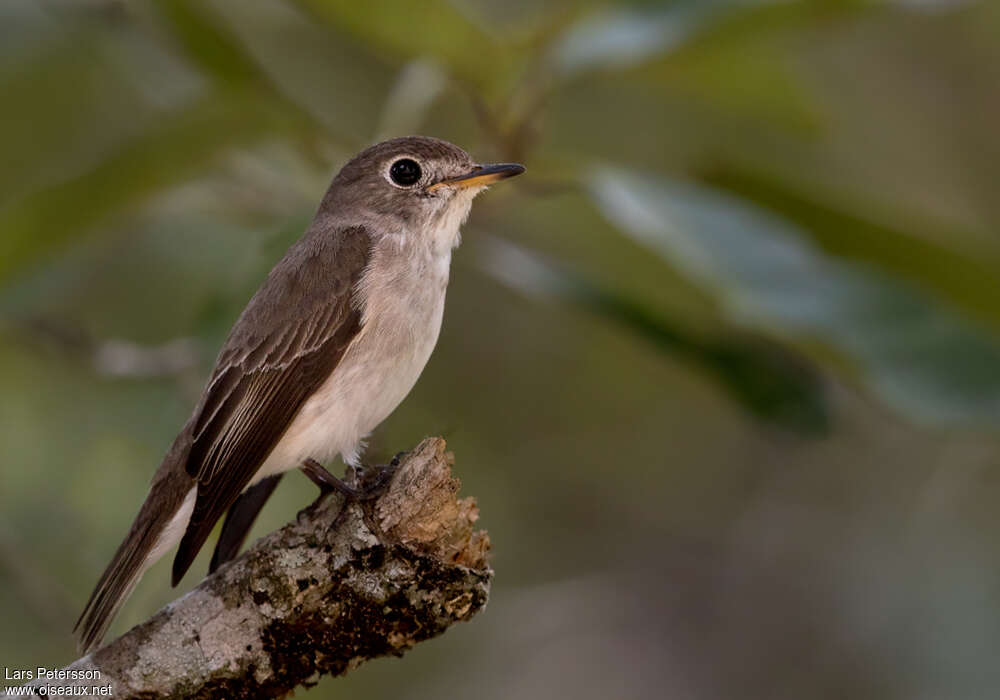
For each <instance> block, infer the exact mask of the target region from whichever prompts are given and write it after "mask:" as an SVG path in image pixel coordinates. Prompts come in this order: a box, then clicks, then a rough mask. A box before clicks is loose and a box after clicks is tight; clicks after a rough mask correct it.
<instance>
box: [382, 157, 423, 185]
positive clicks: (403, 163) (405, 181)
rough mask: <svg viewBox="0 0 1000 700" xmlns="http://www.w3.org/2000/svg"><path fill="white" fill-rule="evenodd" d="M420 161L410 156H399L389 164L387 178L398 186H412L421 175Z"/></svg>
mask: <svg viewBox="0 0 1000 700" xmlns="http://www.w3.org/2000/svg"><path fill="white" fill-rule="evenodd" d="M423 174H424V173H423V171H422V170H421V169H420V163H418V162H417V161H415V160H413V159H412V158H400V159H399V160H397V161H396V162H394V163H393V164H392V165H391V166H389V179H390V180H392V181H393V183H394V184H396V185H399V186H400V187H412V186H413V185H415V184H417V183H418V182H420V178H421V177H422V176H423Z"/></svg>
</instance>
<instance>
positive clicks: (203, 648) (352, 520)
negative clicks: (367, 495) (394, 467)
mask: <svg viewBox="0 0 1000 700" xmlns="http://www.w3.org/2000/svg"><path fill="white" fill-rule="evenodd" d="M451 461H452V460H451V455H450V454H449V453H447V452H445V443H444V441H443V440H441V439H440V438H428V439H427V440H424V441H423V442H422V443H421V444H420V445H419V446H418V447H417V448H416V449H415V450H414V451H413V452H411V453H409V454H408V455H407V456H406V457H405V458H404V459H403V461H402V464H401V465H400V468H399V470H398V471H397V472H396V474H395V475H394V477H393V479H392V481H391V483H390V485H389V486H388V489H387V490H386V492H385V493H384V494H383V495H382V496H381V497H379V498H378V499H377V500H374V501H370V502H367V503H363V504H359V503H351V504H348V505H346V506H344V502H343V499H342V498H341V497H340V496H339V495H332V496H330V497H329V498H327V499H324V500H323V501H322V502H320V503H317V504H315V505H314V506H313V507H311V508H309V509H307V510H306V511H304V512H303V513H300V515H299V517H298V518H297V520H296V522H293V523H290V524H289V525H287V526H285V527H284V528H282V529H281V530H279V531H277V532H275V533H273V534H271V535H269V536H267V537H265V538H263V539H261V540H260V541H258V542H257V543H256V544H254V545H253V547H251V548H250V549H249V550H248V551H247V552H246V553H244V554H243V555H242V556H241V557H239V558H238V559H236V560H235V561H233V562H231V563H230V564H228V565H225V566H223V567H222V568H220V569H219V571H217V572H216V573H215V574H214V575H213V576H211V577H209V578H207V579H206V580H205V581H204V582H202V583H201V585H199V586H198V587H197V588H196V589H194V590H193V591H191V592H190V593H188V594H187V595H185V596H184V597H182V598H180V599H178V600H176V601H174V602H172V603H170V604H169V605H167V606H166V607H165V608H163V609H162V610H161V611H160V612H158V613H157V614H156V615H155V616H153V617H152V618H151V619H150V620H148V621H146V622H144V623H142V624H141V625H138V626H136V627H134V628H133V629H132V630H130V631H129V632H127V633H126V634H125V635H123V636H122V637H120V638H119V639H117V640H115V641H114V642H112V643H111V644H109V645H107V646H105V647H103V648H102V649H99V650H98V651H96V652H94V653H93V654H90V655H88V656H85V657H83V658H81V659H79V660H77V661H76V662H75V663H73V664H72V665H70V666H68V667H67V669H68V670H75V671H80V670H85V669H97V670H99V671H100V674H101V675H100V680H81V681H71V680H66V681H51V680H50V681H44V683H45V684H48V685H64V686H92V685H101V684H107V683H111V684H113V686H114V695H113V697H115V698H119V699H123V698H274V697H280V696H283V695H285V694H286V693H288V692H289V691H290V690H292V689H293V688H295V687H296V686H298V685H310V684H312V683H315V682H316V681H317V679H318V678H319V677H320V676H321V675H323V674H333V675H339V674H342V673H345V672H346V671H347V670H349V669H351V668H354V667H355V666H357V665H359V664H360V663H362V662H363V661H365V660H367V659H372V658H375V657H378V656H385V655H389V654H393V655H400V654H402V653H403V652H404V651H406V650H407V649H408V648H409V647H411V646H413V645H414V644H415V643H417V642H419V641H421V640H424V639H429V638H431V637H434V636H436V635H438V634H441V633H442V632H443V631H444V630H445V629H447V628H448V626H449V625H451V624H453V623H455V622H458V621H460V620H468V619H469V618H471V617H472V616H473V615H475V614H476V613H477V612H478V611H479V610H481V609H482V608H483V606H485V605H486V600H487V597H488V595H489V588H490V582H491V580H492V577H493V572H492V570H491V569H490V568H489V566H488V564H487V562H486V553H487V551H488V549H489V539H488V537H487V535H486V533H485V532H482V531H477V530H476V529H475V528H474V525H473V523H474V522H475V520H476V518H477V509H476V505H475V502H474V501H473V500H472V499H471V498H466V499H462V500H458V498H457V494H458V487H459V484H458V482H457V481H456V480H455V479H454V478H453V477H452V476H451ZM37 684H39V682H36V685H37ZM67 692H69V691H67Z"/></svg>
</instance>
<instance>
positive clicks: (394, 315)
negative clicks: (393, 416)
mask: <svg viewBox="0 0 1000 700" xmlns="http://www.w3.org/2000/svg"><path fill="white" fill-rule="evenodd" d="M449 223H451V222H449ZM459 223H460V221H456V222H454V224H453V225H454V232H453V237H454V238H457V235H458V224H459ZM442 233H443V232H442ZM442 237H443V236H442ZM450 262H451V245H448V246H437V245H422V246H419V247H416V248H414V247H413V246H407V247H401V246H398V245H386V246H381V247H378V248H376V250H375V253H374V255H373V259H372V262H371V264H370V266H369V270H368V273H367V274H366V275H365V278H364V280H363V282H362V285H361V295H360V296H361V298H362V299H363V300H364V306H363V308H364V318H363V327H362V330H361V332H360V333H359V334H358V336H357V338H355V340H354V342H353V343H352V344H351V345H350V347H349V348H348V350H347V352H346V353H345V355H344V357H343V358H342V359H341V361H340V363H339V364H338V365H337V367H336V369H335V370H334V372H333V374H331V376H330V378H329V379H328V380H327V381H326V382H325V383H324V384H323V385H322V386H321V387H320V389H319V390H318V391H317V392H316V393H315V394H313V396H312V397H311V398H309V399H308V400H307V401H306V403H305V404H304V405H303V406H302V408H301V409H300V410H299V412H298V413H297V414H296V416H295V418H294V419H293V421H292V423H291V425H289V427H288V430H287V431H286V432H285V434H284V435H283V436H282V438H281V440H280V441H279V442H278V444H277V445H276V446H275V448H274V449H273V450H272V451H271V454H270V455H269V456H268V458H267V460H265V462H264V464H263V465H262V466H261V468H260V470H259V471H258V472H257V474H256V476H255V477H254V480H253V481H254V482H256V481H258V480H260V479H262V478H264V477H265V476H269V475H271V474H276V473H280V472H284V471H287V470H289V469H295V468H297V467H298V466H300V465H301V463H302V461H303V460H304V459H306V458H307V457H312V458H313V459H315V460H317V461H319V462H321V463H327V462H329V461H330V460H332V459H333V458H334V457H335V456H336V455H337V454H340V455H341V456H342V458H343V459H344V461H345V462H347V463H348V464H357V463H358V460H359V459H360V452H361V450H362V449H363V447H364V444H363V440H364V438H365V436H367V435H368V433H370V432H371V431H372V430H374V429H375V427H376V426H378V424H379V423H381V422H382V421H383V420H385V418H386V417H387V416H388V415H389V414H390V413H392V411H393V410H395V408H396V406H398V405H399V403H400V402H401V401H402V400H403V399H404V398H405V397H406V395H407V394H408V393H410V390H411V389H412V388H413V385H414V384H416V381H417V378H418V377H419V376H420V373H421V372H422V371H423V369H424V365H426V364H427V360H428V359H429V358H430V355H431V352H432V351H433V350H434V346H435V344H436V343H437V339H438V333H439V331H440V330H441V319H442V316H443V314H444V300H445V290H446V288H447V285H448V272H449V265H450Z"/></svg>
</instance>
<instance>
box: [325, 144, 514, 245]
mask: <svg viewBox="0 0 1000 700" xmlns="http://www.w3.org/2000/svg"><path fill="white" fill-rule="evenodd" d="M523 172H524V166H522V165H518V164H517V163H490V164H481V163H477V162H476V161H474V160H473V159H472V157H471V156H470V155H469V154H468V153H466V152H465V151H464V150H462V149H461V148H459V147H458V146H456V145H454V144H451V143H448V142H447V141H442V140H440V139H435V138H430V137H427V136H405V137H402V138H396V139H392V140H390V141H383V142H382V143H379V144H376V145H374V146H371V147H369V148H367V149H365V150H364V151H362V152H361V153H359V154H358V155H357V156H355V157H354V158H353V159H352V160H351V161H350V162H349V163H348V164H347V165H345V166H344V167H343V169H342V170H341V171H340V173H339V174H338V175H337V177H336V178H334V181H333V184H332V185H331V186H330V190H329V192H327V195H326V198H325V199H324V200H323V205H322V207H323V209H325V210H327V211H328V212H330V213H332V214H335V215H339V216H345V215H346V214H347V212H353V213H354V214H355V215H357V216H358V217H359V218H360V219H363V220H359V221H357V222H356V223H360V224H364V225H368V226H370V227H374V228H377V229H379V230H380V231H382V232H386V233H395V232H399V233H405V234H408V235H422V234H424V233H426V234H427V235H431V234H432V233H433V232H434V231H436V230H437V229H439V228H441V227H445V228H451V227H452V224H453V227H454V228H455V230H456V231H457V226H458V224H459V223H461V221H463V220H464V219H465V217H466V216H467V215H468V213H469V208H470V206H471V204H472V199H473V198H474V197H475V196H476V195H477V194H478V193H479V192H481V191H483V190H484V189H486V188H487V187H488V186H489V185H491V184H493V183H494V182H497V181H499V180H503V179H505V178H508V177H512V176H514V175H520V174H521V173H523ZM352 223H353V222H352Z"/></svg>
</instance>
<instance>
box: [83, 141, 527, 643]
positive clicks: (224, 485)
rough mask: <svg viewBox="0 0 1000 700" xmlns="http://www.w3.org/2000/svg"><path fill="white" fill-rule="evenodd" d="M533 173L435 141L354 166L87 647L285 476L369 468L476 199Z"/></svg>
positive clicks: (238, 327) (230, 344)
mask: <svg viewBox="0 0 1000 700" xmlns="http://www.w3.org/2000/svg"><path fill="white" fill-rule="evenodd" d="M523 172H524V166H522V165H520V164H517V163H493V164H480V163H477V162H476V161H474V160H473V159H472V157H471V156H470V155H469V154H468V153H466V151H464V150H463V149H461V148H459V147H458V146H455V145H454V144H451V143H448V142H447V141H443V140H440V139H436V138H432V137H427V136H406V137H401V138H395V139H391V140H388V141H384V142H382V143H378V144H375V145H373V146H370V147H368V148H366V149H365V150H363V151H361V152H360V153H359V154H358V155H357V156H355V157H354V158H352V159H351V160H350V161H349V162H347V164H346V165H344V166H343V168H342V169H341V170H340V171H339V172H338V173H337V175H336V176H335V177H334V178H333V181H332V183H331V184H330V186H329V188H328V189H327V191H326V194H325V195H324V196H323V199H322V201H321V202H320V205H319V208H318V210H317V212H316V215H315V217H314V218H313V220H312V223H311V224H310V225H309V227H308V228H307V229H306V231H305V233H304V234H303V236H302V237H301V238H300V239H299V240H298V241H296V242H295V243H294V244H292V246H291V247H290V248H289V249H288V250H287V252H286V253H285V255H284V257H283V258H282V259H281V260H280V261H279V262H278V263H277V264H276V265H275V266H274V268H273V269H272V270H271V272H270V273H269V274H268V276H267V278H266V279H265V280H264V282H263V284H262V285H261V286H260V288H259V289H258V290H257V292H256V293H255V294H254V295H253V297H252V298H251V299H250V301H249V302H248V304H247V306H246V308H245V309H244V310H243V312H242V313H241V314H240V316H239V318H238V319H237V320H236V322H235V324H234V325H233V327H232V330H231V331H230V333H229V335H228V337H227V339H226V341H225V342H224V344H223V346H222V349H221V350H220V352H219V354H218V357H217V358H216V361H215V366H214V369H213V370H212V372H211V374H210V377H209V379H208V382H207V384H206V386H205V388H204V390H203V392H202V394H201V398H200V399H199V401H198V402H197V404H196V406H195V408H194V411H193V412H192V414H191V417H190V418H189V419H188V421H187V423H186V424H185V425H184V426H183V428H182V429H181V430H180V432H179V433H178V435H177V437H176V438H175V439H174V441H173V443H172V444H171V446H170V448H169V449H168V450H167V453H166V455H165V456H164V458H163V461H162V462H161V464H160V466H159V468H158V469H157V470H156V472H155V473H154V475H153V478H152V481H151V485H150V489H149V493H148V495H147V496H146V499H145V501H144V502H143V503H142V506H141V507H140V509H139V512H138V515H137V516H136V517H135V520H134V521H133V522H132V525H131V527H130V528H129V531H128V534H127V535H126V536H125V538H124V540H123V541H122V543H121V545H120V546H119V547H118V549H117V551H116V552H115V554H114V556H113V558H112V559H111V562H110V563H109V564H108V566H107V568H106V569H105V570H104V573H103V574H102V575H101V577H100V579H99V580H98V583H97V585H96V586H95V588H94V591H93V593H92V594H91V595H90V598H89V600H88V601H87V604H86V606H85V607H84V609H83V612H82V613H81V615H80V618H79V619H78V620H77V622H76V625H75V626H74V632H75V633H77V634H78V640H79V647H80V650H81V652H87V651H89V650H91V649H93V648H94V647H96V646H98V645H99V644H100V643H101V641H102V640H103V638H104V636H105V634H106V633H107V630H108V627H109V626H110V624H111V622H112V620H113V619H114V618H115V616H116V615H117V613H118V611H119V610H120V609H121V607H122V605H123V604H124V602H125V600H126V599H127V598H128V597H129V596H130V595H131V593H132V591H133V590H134V589H135V587H136V585H137V584H138V582H139V579H140V578H141V577H142V575H143V574H144V573H145V572H146V571H147V570H148V569H149V567H150V566H152V565H153V564H154V563H155V562H156V561H157V560H159V559H160V558H161V557H162V556H163V555H164V554H166V553H167V552H168V551H170V550H171V549H172V548H173V547H174V546H175V545H177V552H176V554H175V556H174V561H173V570H172V581H171V583H172V585H174V586H176V585H177V584H178V583H179V582H180V580H181V578H182V577H183V576H184V574H185V573H186V572H187V570H188V569H189V568H190V566H191V563H192V562H193V561H194V558H195V556H196V555H197V554H198V552H199V551H200V549H201V548H202V546H203V545H204V544H205V541H206V539H207V538H208V536H209V533H210V532H211V531H212V528H213V527H214V526H215V524H216V522H217V521H218V520H219V519H220V518H221V517H222V516H223V515H224V514H226V519H225V521H224V523H223V527H222V530H221V534H220V537H219V541H218V544H217V546H216V550H215V553H214V556H213V558H212V563H211V565H210V572H211V571H214V570H215V569H216V568H217V567H218V566H220V565H221V564H222V563H224V562H225V561H228V560H229V559H231V558H233V557H234V556H235V555H236V554H237V553H238V551H239V548H240V546H241V545H242V543H243V540H244V539H245V537H246V534H247V531H248V530H249V528H250V526H251V525H252V523H253V521H254V519H255V517H256V515H257V513H258V512H259V511H260V508H261V507H262V506H263V504H264V502H265V501H266V500H267V499H268V497H269V496H270V494H271V492H272V491H273V490H274V488H275V486H276V485H277V482H278V480H279V479H280V478H281V475H282V474H284V473H285V472H287V471H290V470H293V469H301V470H302V471H303V472H304V473H305V474H306V475H307V476H308V477H309V478H311V479H312V480H313V481H314V482H315V483H316V484H317V485H318V486H320V488H321V490H322V491H326V490H328V489H330V488H332V487H342V488H345V489H348V488H349V487H346V485H344V484H343V483H342V482H340V480H339V479H337V478H336V477H334V476H333V475H332V474H330V473H329V472H328V471H326V469H325V468H324V467H323V466H322V464H323V463H328V462H330V461H331V460H333V459H335V458H336V457H337V456H338V455H339V456H340V457H341V459H342V460H343V462H344V463H346V464H347V465H348V466H351V467H359V468H360V466H361V457H362V453H363V450H364V440H365V438H366V436H367V435H368V434H369V433H371V431H372V430H374V429H375V428H376V427H377V426H378V425H379V424H380V423H381V422H382V421H383V420H384V419H385V418H386V417H387V416H389V414H390V413H392V411H394V410H395V408H396V407H397V406H398V405H399V403H400V402H401V401H402V400H403V399H404V398H405V397H406V395H407V394H408V393H409V392H410V390H411V389H412V388H413V386H414V384H415V383H416V381H417V379H418V377H419V376H420V373H421V372H422V370H423V368H424V366H425V365H426V363H427V361H428V359H429V358H430V355H431V352H432V351H433V349H434V346H435V345H436V343H437V339H438V334H439V332H440V328H441V322H442V317H443V313H444V303H445V291H446V288H447V285H448V278H449V270H450V264H451V257H452V251H453V250H454V249H455V248H457V247H458V245H459V243H460V241H461V234H460V228H461V226H462V224H463V223H464V222H465V220H466V219H467V217H468V215H469V211H470V208H471V205H472V200H473V198H474V197H475V196H476V195H477V194H479V193H480V192H481V191H483V190H484V189H486V188H487V187H488V186H489V185H491V184H493V183H495V182H498V181H500V180H503V179H505V178H509V177H512V176H515V175H520V174H521V173H523ZM227 511H228V514H227Z"/></svg>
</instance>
